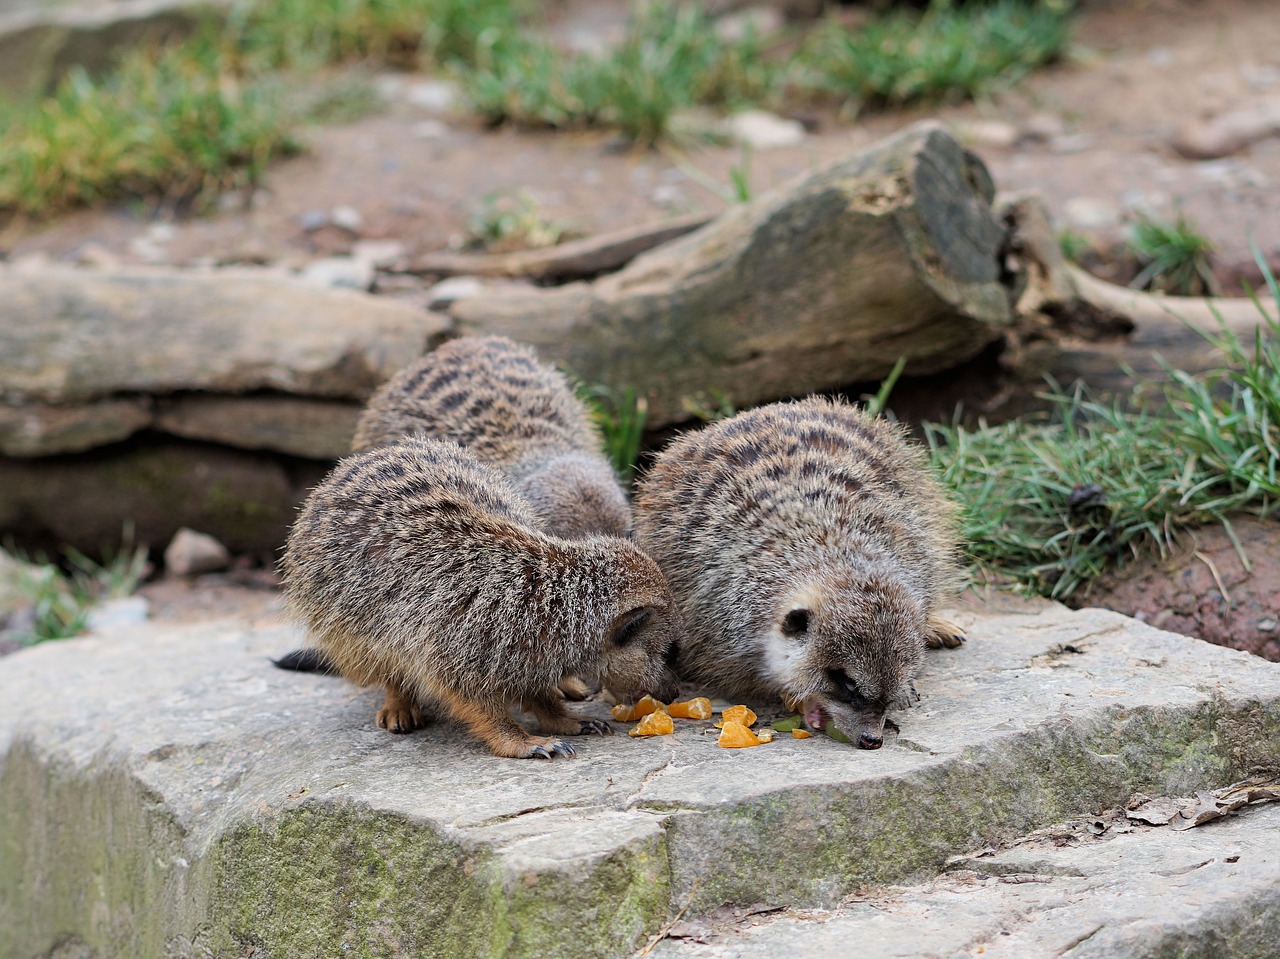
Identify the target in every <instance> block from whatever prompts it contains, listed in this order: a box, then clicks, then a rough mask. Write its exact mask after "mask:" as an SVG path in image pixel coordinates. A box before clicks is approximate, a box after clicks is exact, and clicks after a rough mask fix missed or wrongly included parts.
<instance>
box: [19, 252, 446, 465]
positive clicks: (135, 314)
mask: <svg viewBox="0 0 1280 959" xmlns="http://www.w3.org/2000/svg"><path fill="white" fill-rule="evenodd" d="M447 324H448V321H447V319H446V318H445V317H443V316H440V315H438V314H431V313H426V312H424V311H423V310H421V309H418V308H416V307H412V306H409V305H407V304H405V303H401V302H397V301H394V300H389V299H386V298H378V297H373V296H368V295H366V294H361V293H355V292H350V291H335V290H323V289H318V288H316V287H313V286H310V285H308V284H305V283H301V282H297V281H291V280H289V279H287V278H283V277H279V276H269V275H267V276H264V275H262V274H261V273H260V272H259V273H255V272H252V271H226V272H222V271H220V272H218V273H216V274H215V273H207V274H201V273H175V272H171V271H170V272H162V271H152V272H136V273H129V274H101V273H94V272H90V271H86V270H69V269H59V270H49V271H40V272H30V273H28V272H20V271H13V270H0V400H3V401H4V404H5V405H4V406H0V453H2V454H6V455H10V456H24V457H25V456H47V455H52V454H59V453H73V452H80V451H83V450H89V449H93V448H95V447H98V446H103V445H106V444H108V443H113V442H116V441H118V440H122V439H125V438H127V437H129V436H131V435H133V434H134V433H136V432H138V431H139V430H143V429H149V428H152V429H159V430H161V431H163V432H167V433H171V434H173V435H176V436H185V437H190V438H194V439H209V440H214V441H218V442H223V443H226V444H227V445H230V446H238V447H240V448H241V449H276V450H280V451H282V452H286V453H291V454H294V455H298V456H314V457H318V458H326V457H333V456H338V455H341V454H342V453H343V452H345V451H346V449H347V444H348V442H349V440H350V433H351V427H352V426H353V424H354V422H355V417H356V416H357V415H358V412H359V408H360V405H361V404H362V403H363V401H364V399H365V398H366V397H367V396H368V395H369V394H370V393H371V392H373V390H374V389H375V388H376V387H377V386H378V385H379V384H380V383H381V382H382V381H383V380H385V379H387V378H388V377H390V376H391V374H392V373H394V372H395V371H396V370H397V369H399V368H400V367H401V366H403V365H405V364H406V363H408V362H409V361H411V360H413V359H415V358H416V357H418V356H420V355H422V353H423V352H425V351H426V350H427V349H428V348H429V347H430V346H431V344H432V342H433V340H435V339H437V338H439V337H441V336H443V335H444V334H445V333H446V332H447Z"/></svg>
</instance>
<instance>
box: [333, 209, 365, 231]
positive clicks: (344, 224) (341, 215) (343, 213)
mask: <svg viewBox="0 0 1280 959" xmlns="http://www.w3.org/2000/svg"><path fill="white" fill-rule="evenodd" d="M329 222H330V223H332V224H333V225H334V226H336V227H341V228H342V229H344V230H346V231H348V232H350V233H359V232H360V229H361V227H363V226H364V215H363V214H361V212H360V211H359V210H357V209H356V208H355V207H353V206H335V207H334V208H333V209H332V210H330V211H329Z"/></svg>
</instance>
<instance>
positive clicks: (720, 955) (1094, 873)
mask: <svg viewBox="0 0 1280 959" xmlns="http://www.w3.org/2000/svg"><path fill="white" fill-rule="evenodd" d="M1054 833H1055V838H1045V837H1030V838H1028V839H1027V840H1025V841H1024V842H1022V843H1021V844H1019V845H1017V846H1015V847H1014V848H1012V849H1008V850H1005V851H1003V852H999V853H996V854H994V855H987V856H982V857H978V858H974V859H972V860H970V861H967V862H965V863H963V865H962V868H960V869H957V870H954V871H952V872H949V873H947V874H944V875H942V876H940V877H938V878H937V879H934V880H932V881H930V882H928V883H925V884H922V885H915V886H907V887H905V888H903V887H898V888H889V889H881V890H876V891H873V892H871V893H870V894H869V895H865V896H859V897H857V898H856V899H854V900H851V901H849V902H847V903H845V904H843V905H842V906H840V907H839V908H838V909H836V910H835V911H833V912H831V913H825V914H818V915H812V916H809V917H806V918H794V917H792V916H787V915H784V914H774V915H770V916H763V917H759V918H758V919H756V920H755V922H757V923H758V925H756V926H755V928H747V927H746V924H745V923H743V924H741V925H740V926H739V927H738V928H737V929H732V928H731V929H726V930H723V932H722V933H721V934H720V935H718V936H716V937H715V938H714V939H712V940H711V941H710V943H709V944H705V945H704V944H702V943H697V942H690V941H683V942H680V941H674V940H671V941H667V942H664V943H662V944H661V945H659V946H658V947H657V948H655V949H654V950H653V952H652V953H651V955H653V956H656V957H667V959H677V957H707V959H709V957H713V956H714V957H716V959H739V957H741V959H746V957H751V959H784V957H790V956H797V955H802V956H805V957H807V959H845V957H847V956H848V955H849V943H851V942H856V943H857V944H858V956H859V957H865V959H890V957H895V956H953V955H960V956H966V957H968V956H973V955H976V954H979V953H980V954H981V955H982V956H983V957H984V959H987V957H990V959H1050V957H1057V956H1063V955H1069V956H1072V957H1080V959H1131V957H1135V956H1166V955H1168V956H1174V955H1178V956H1191V955H1195V956H1210V955H1212V956H1214V957H1222V959H1227V957H1233V956H1241V957H1245V956H1248V957H1253V956H1264V955H1267V954H1268V950H1270V949H1271V948H1272V944H1274V943H1276V942H1277V941H1280V908H1277V906H1280V803H1273V804H1271V805H1270V806H1259V807H1256V808H1250V809H1246V810H1244V811H1242V812H1241V814H1240V815H1238V816H1235V817H1233V818H1231V819H1230V820H1227V821H1224V822H1221V823H1217V824H1215V825H1214V826H1213V827H1212V828H1201V829H1195V830H1192V831H1190V832H1175V831H1174V830H1172V829H1167V828H1161V829H1154V828H1137V829H1132V830H1130V831H1128V832H1125V833H1123V834H1119V835H1114V836H1113V835H1107V834H1104V835H1102V836H1100V837H1098V838H1096V839H1095V838H1092V837H1090V836H1088V835H1087V833H1085V832H1084V830H1081V829H1079V828H1078V825H1076V824H1067V825H1064V826H1063V827H1062V828H1061V829H1057V830H1054ZM1067 842H1069V843H1070V844H1065V843H1067ZM1207 944H1212V945H1211V946H1207ZM1206 946H1207V947H1206Z"/></svg>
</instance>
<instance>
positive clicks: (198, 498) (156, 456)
mask: <svg viewBox="0 0 1280 959" xmlns="http://www.w3.org/2000/svg"><path fill="white" fill-rule="evenodd" d="M328 466H329V464H328V463H327V462H323V463H321V462H316V463H309V462H308V461H305V460H295V461H292V462H290V461H283V462H282V461H281V458H280V457H278V456H270V455H267V454H264V453H254V452H249V451H242V450H235V449H228V448H220V447H217V446H211V445H208V444H201V443H187V442H181V441H167V442H166V441H160V442H156V443H153V444H149V445H146V446H138V447H136V448H129V449H126V450H121V451H118V452H115V453H113V455H110V456H108V455H103V454H96V453H95V454H90V455H87V456H83V457H79V456H60V457H55V458H51V459H48V460H40V459H34V460H33V459H5V458H0V529H3V530H5V531H6V532H7V533H9V534H11V535H13V536H14V537H15V539H16V540H17V541H18V542H19V543H21V544H23V545H24V546H25V547H27V548H28V549H32V550H37V549H39V550H44V551H46V552H50V553H53V552H55V551H56V550H57V549H59V548H61V547H62V546H64V545H66V544H73V545H76V546H78V547H80V548H81V549H84V550H97V549H99V548H101V546H102V545H103V544H104V543H117V542H119V541H120V531H121V527H122V525H123V524H124V523H126V522H129V523H132V524H133V526H134V529H135V531H136V540H137V542H139V543H142V544H146V545H149V546H151V547H153V548H154V549H157V550H159V549H160V548H162V547H163V545H164V544H165V543H168V542H169V540H170V539H172V538H173V535H174V533H175V532H177V530H178V528H179V527H181V526H190V527H192V528H194V529H201V530H205V531H206V532H208V533H210V534H212V535H214V536H216V537H217V538H218V539H219V540H221V541H222V542H223V543H225V544H226V545H227V547H228V548H229V549H231V550H232V551H233V552H235V553H250V554H253V555H255V556H259V557H262V558H270V557H273V556H274V555H275V553H276V550H277V549H278V547H279V545H280V544H281V543H282V542H284V536H285V533H286V531H287V530H288V528H289V524H290V523H291V522H292V521H293V515H294V511H295V509H296V508H297V506H298V504H299V503H300V502H301V501H302V499H303V498H304V497H305V495H306V492H307V490H308V489H309V488H310V487H311V486H313V485H314V484H315V483H316V482H318V481H319V479H320V477H321V476H323V475H324V473H325V471H326V469H327V468H328Z"/></svg>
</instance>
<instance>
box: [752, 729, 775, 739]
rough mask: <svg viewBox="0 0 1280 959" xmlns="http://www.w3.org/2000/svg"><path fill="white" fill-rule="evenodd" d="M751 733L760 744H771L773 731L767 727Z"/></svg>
mask: <svg viewBox="0 0 1280 959" xmlns="http://www.w3.org/2000/svg"><path fill="white" fill-rule="evenodd" d="M752 732H754V733H755V734H756V738H757V739H759V740H760V742H762V743H771V742H773V730H772V729H770V728H769V727H768V726H765V727H764V728H763V729H755V730H752Z"/></svg>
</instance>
